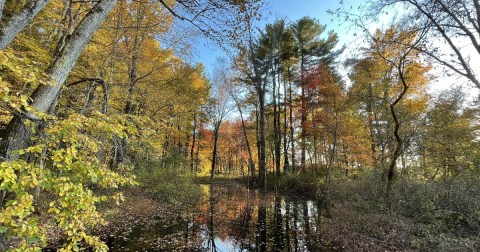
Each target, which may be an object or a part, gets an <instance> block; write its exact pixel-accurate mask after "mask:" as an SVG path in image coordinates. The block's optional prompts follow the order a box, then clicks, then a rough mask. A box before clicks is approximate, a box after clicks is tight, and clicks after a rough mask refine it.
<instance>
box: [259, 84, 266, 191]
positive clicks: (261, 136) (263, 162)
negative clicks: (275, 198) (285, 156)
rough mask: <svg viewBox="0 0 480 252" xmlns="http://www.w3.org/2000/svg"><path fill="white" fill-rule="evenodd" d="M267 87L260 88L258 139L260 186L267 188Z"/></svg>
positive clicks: (263, 188)
mask: <svg viewBox="0 0 480 252" xmlns="http://www.w3.org/2000/svg"><path fill="white" fill-rule="evenodd" d="M264 90H265V89H262V90H258V101H259V102H258V103H259V125H258V126H259V141H258V146H259V147H258V180H259V183H258V185H259V187H260V188H261V189H262V190H265V189H266V181H265V180H266V172H267V170H266V167H265V166H266V160H265V158H266V153H265V92H264Z"/></svg>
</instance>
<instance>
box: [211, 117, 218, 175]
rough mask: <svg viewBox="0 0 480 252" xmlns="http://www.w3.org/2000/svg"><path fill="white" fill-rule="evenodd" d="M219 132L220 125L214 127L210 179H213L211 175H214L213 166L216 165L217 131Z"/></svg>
mask: <svg viewBox="0 0 480 252" xmlns="http://www.w3.org/2000/svg"><path fill="white" fill-rule="evenodd" d="M219 130H220V125H218V126H217V125H215V129H214V132H213V153H212V168H211V170H210V178H212V179H213V174H214V173H215V165H216V163H217V143H218V131H219Z"/></svg>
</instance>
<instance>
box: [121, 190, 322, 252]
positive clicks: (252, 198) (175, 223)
mask: <svg viewBox="0 0 480 252" xmlns="http://www.w3.org/2000/svg"><path fill="white" fill-rule="evenodd" d="M203 188H204V189H205V200H204V201H203V203H202V204H200V205H199V206H198V207H195V208H192V209H189V212H190V213H191V214H190V215H189V216H188V218H182V217H181V216H177V219H162V220H159V221H158V222H157V223H155V225H152V226H135V227H133V229H132V230H134V231H132V232H131V233H130V235H129V236H130V237H128V238H129V239H128V240H127V241H122V240H115V243H116V245H115V246H114V247H112V251H125V250H127V249H128V250H130V251H135V250H137V251H138V250H142V251H172V250H175V251H179V250H182V249H185V251H289V252H290V251H292V252H293V251H307V250H308V251H325V250H328V248H325V247H322V243H321V239H320V237H321V236H320V233H319V230H320V220H321V217H322V216H321V215H322V211H323V209H322V208H320V209H317V206H318V205H319V202H315V203H313V202H310V201H304V200H297V201H292V200H289V199H288V198H284V197H281V196H279V195H273V194H269V193H266V194H261V193H259V192H256V191H253V190H252V191H250V192H249V191H247V190H245V189H244V188H243V187H239V186H234V185H229V186H220V185H213V184H212V185H208V186H207V185H206V186H203ZM134 241H138V242H134ZM140 241H142V242H140ZM149 245H152V247H145V246H149Z"/></svg>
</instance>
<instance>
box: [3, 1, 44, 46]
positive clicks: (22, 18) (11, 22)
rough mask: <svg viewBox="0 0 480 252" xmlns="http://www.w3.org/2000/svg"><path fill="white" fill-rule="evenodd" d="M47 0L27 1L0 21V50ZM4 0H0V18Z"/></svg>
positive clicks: (33, 16)
mask: <svg viewBox="0 0 480 252" xmlns="http://www.w3.org/2000/svg"><path fill="white" fill-rule="evenodd" d="M48 2H49V0H36V1H28V4H26V5H25V7H24V8H23V9H22V10H20V12H19V13H17V14H15V15H14V16H12V17H11V18H9V19H8V20H6V21H5V22H0V50H3V49H5V47H7V46H8V45H9V44H10V43H12V41H13V39H15V37H16V36H17V35H18V33H20V32H21V31H22V30H23V29H24V28H25V26H27V25H28V24H30V23H31V22H32V20H33V18H35V16H36V15H37V14H38V12H40V11H41V10H42V9H43V7H45V5H46V4H47V3H48ZM4 4H5V0H0V18H1V17H2V14H1V13H2V12H3V7H4Z"/></svg>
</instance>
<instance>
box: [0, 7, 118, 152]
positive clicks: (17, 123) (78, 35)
mask: <svg viewBox="0 0 480 252" xmlns="http://www.w3.org/2000/svg"><path fill="white" fill-rule="evenodd" d="M116 2H117V0H103V1H101V2H98V3H97V4H96V5H95V6H94V7H93V8H92V9H91V10H90V11H89V12H88V14H87V15H86V16H85V17H84V18H83V20H82V21H81V22H80V24H79V25H78V27H77V29H76V30H75V31H74V33H73V34H72V36H71V37H70V38H69V40H68V41H67V42H66V44H65V46H64V47H63V50H62V51H61V53H60V54H59V56H58V57H57V58H55V59H54V61H53V62H52V64H51V65H50V67H49V68H48V70H47V74H48V76H49V77H50V79H51V80H52V81H53V83H55V85H41V86H39V87H37V89H36V90H35V91H34V92H33V94H32V95H31V100H32V101H33V102H32V103H31V107H33V108H34V109H35V110H36V111H38V112H46V111H47V110H48V109H49V108H50V106H51V105H52V104H53V102H54V101H55V100H56V98H57V96H58V94H59V93H60V91H61V89H62V86H63V83H64V82H65V80H66V79H67V77H68V75H69V73H70V71H71V70H72V68H73V66H74V65H75V62H76V61H77V59H78V57H79V56H80V53H81V52H82V51H83V48H84V47H85V45H86V44H87V43H88V41H89V40H90V37H91V36H92V35H93V32H95V31H96V30H97V29H98V27H99V26H100V24H101V23H102V22H103V20H105V18H106V17H107V15H108V13H109V12H110V10H111V9H112V8H113V6H114V5H115V3H116ZM23 113H24V116H19V115H17V116H15V117H14V118H13V119H12V120H11V121H10V123H9V124H8V126H7V128H6V129H5V130H4V132H3V134H2V135H1V136H2V146H1V149H0V156H1V157H2V158H4V160H7V161H10V160H13V159H16V158H17V156H18V155H16V154H13V151H14V150H19V149H23V148H25V147H26V146H27V145H26V144H27V143H26V142H27V140H28V139H29V138H30V136H31V134H32V131H31V130H30V128H29V127H27V126H26V125H25V123H24V120H26V118H29V119H33V120H34V121H35V120H38V118H37V117H36V115H35V114H34V113H32V112H28V111H24V112H23Z"/></svg>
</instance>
